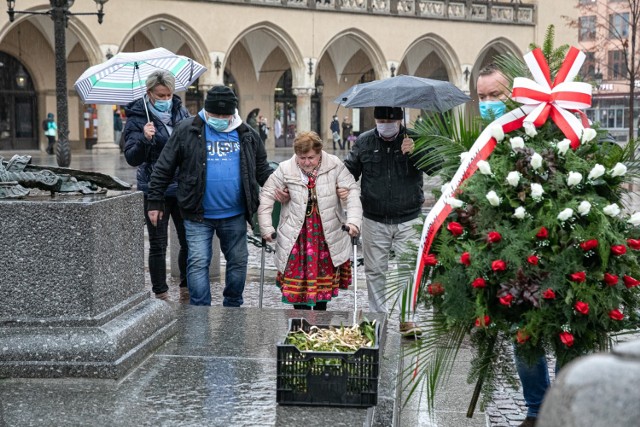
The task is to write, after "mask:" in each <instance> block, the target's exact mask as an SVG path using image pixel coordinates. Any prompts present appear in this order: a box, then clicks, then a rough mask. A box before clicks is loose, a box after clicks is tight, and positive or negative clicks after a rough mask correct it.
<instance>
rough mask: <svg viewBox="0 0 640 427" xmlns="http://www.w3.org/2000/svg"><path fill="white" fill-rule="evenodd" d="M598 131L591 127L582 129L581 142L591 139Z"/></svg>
mask: <svg viewBox="0 0 640 427" xmlns="http://www.w3.org/2000/svg"><path fill="white" fill-rule="evenodd" d="M597 134H598V133H597V132H596V131H595V129H591V128H586V129H584V130H583V131H582V143H583V144H585V143H587V142H589V141H591V140H593V138H595V137H596V135H597Z"/></svg>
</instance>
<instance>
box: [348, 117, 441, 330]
mask: <svg viewBox="0 0 640 427" xmlns="http://www.w3.org/2000/svg"><path fill="white" fill-rule="evenodd" d="M373 116H374V118H375V120H376V128H375V129H372V130H369V131H367V132H364V133H363V134H361V135H360V136H359V137H358V139H357V140H356V142H355V144H354V145H353V147H352V149H351V151H350V152H349V155H348V156H347V158H346V159H345V161H344V164H345V165H346V166H347V168H348V169H349V171H351V173H352V174H353V176H354V177H355V179H356V180H357V179H359V178H360V179H361V181H360V187H361V196H360V198H361V200H362V209H363V216H364V221H363V223H362V250H363V255H364V270H365V276H366V278H367V289H368V293H369V308H370V309H371V311H374V312H384V313H387V312H388V308H387V304H386V300H387V299H389V296H390V294H391V292H390V291H391V290H390V289H387V281H386V276H385V273H386V272H387V270H388V262H389V253H390V252H391V249H392V248H394V250H395V253H396V256H397V257H400V256H402V253H403V252H406V250H407V249H408V248H407V244H408V243H409V242H414V243H416V244H417V243H418V240H419V238H420V236H419V234H418V231H417V230H416V229H415V226H416V225H418V224H420V223H421V221H420V218H419V215H420V213H421V209H422V204H423V203H424V192H423V190H422V184H423V179H422V174H423V172H427V173H429V172H431V170H426V171H422V170H420V169H418V167H417V166H416V165H415V161H414V160H413V159H412V158H411V156H410V154H411V153H412V152H413V148H414V142H413V139H411V138H409V137H407V135H406V129H405V128H404V126H402V124H401V123H402V118H403V112H402V109H401V108H395V107H375V109H374V113H373ZM401 317H404V313H402V316H401ZM400 332H401V333H402V334H403V336H405V337H409V338H411V337H416V336H418V335H420V334H421V331H420V329H419V328H418V327H417V326H416V324H415V323H414V322H410V321H407V319H404V318H401V322H400Z"/></svg>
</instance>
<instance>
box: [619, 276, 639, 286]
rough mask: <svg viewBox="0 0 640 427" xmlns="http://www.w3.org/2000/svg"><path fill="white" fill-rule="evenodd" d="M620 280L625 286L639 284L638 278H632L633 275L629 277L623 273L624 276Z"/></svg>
mask: <svg viewBox="0 0 640 427" xmlns="http://www.w3.org/2000/svg"><path fill="white" fill-rule="evenodd" d="M622 281H623V282H624V285H625V286H626V287H627V288H633V287H635V286H638V285H640V280H636V279H634V278H633V277H631V276H627V275H625V276H624V277H623V278H622Z"/></svg>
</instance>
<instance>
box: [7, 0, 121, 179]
mask: <svg viewBox="0 0 640 427" xmlns="http://www.w3.org/2000/svg"><path fill="white" fill-rule="evenodd" d="M74 1H75V0H49V4H50V6H51V8H50V9H49V10H48V11H46V12H37V11H21V10H14V7H15V3H16V1H15V0H7V14H8V15H9V21H10V22H13V21H14V19H15V14H16V13H19V14H25V15H49V16H50V17H51V19H52V20H53V32H54V38H55V57H56V111H57V115H58V144H57V146H56V161H57V163H58V166H62V167H68V166H69V164H71V148H70V147H69V108H68V105H67V62H66V60H67V53H66V33H65V31H66V28H67V22H68V20H69V16H74V15H97V16H98V23H99V24H102V19H103V18H104V12H103V11H102V9H103V7H104V4H105V3H106V2H107V1H109V0H93V1H94V2H95V3H96V5H97V7H98V11H97V12H80V13H72V12H70V11H69V9H70V8H71V6H73V3H74Z"/></svg>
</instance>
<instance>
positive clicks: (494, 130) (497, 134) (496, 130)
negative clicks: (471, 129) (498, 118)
mask: <svg viewBox="0 0 640 427" xmlns="http://www.w3.org/2000/svg"><path fill="white" fill-rule="evenodd" d="M491 136H492V137H494V138H495V139H496V141H498V142H500V141H502V140H503V139H504V130H502V126H500V125H497V124H494V125H493V126H491Z"/></svg>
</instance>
